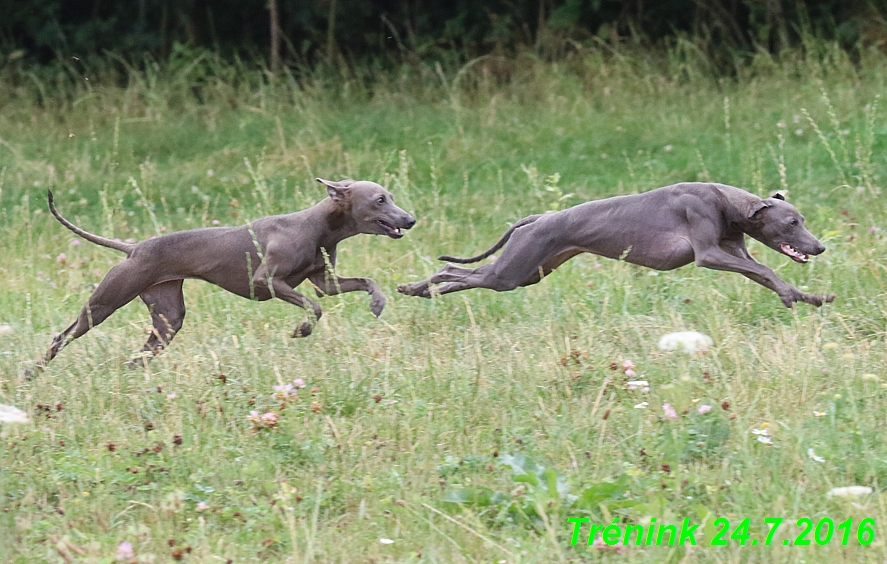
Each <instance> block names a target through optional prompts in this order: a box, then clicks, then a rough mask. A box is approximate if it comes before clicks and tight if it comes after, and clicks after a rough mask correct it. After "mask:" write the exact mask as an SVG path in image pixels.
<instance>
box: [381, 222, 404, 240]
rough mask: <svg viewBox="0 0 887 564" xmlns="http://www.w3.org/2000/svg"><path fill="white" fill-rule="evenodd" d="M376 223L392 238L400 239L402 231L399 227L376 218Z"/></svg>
mask: <svg viewBox="0 0 887 564" xmlns="http://www.w3.org/2000/svg"><path fill="white" fill-rule="evenodd" d="M376 223H378V224H379V225H381V226H382V229H384V230H385V234H386V235H388V236H389V237H391V238H392V239H400V238H401V237H403V231H401V230H400V227H396V226H394V225H392V224H390V223H388V222H387V221H384V220H382V219H377V220H376Z"/></svg>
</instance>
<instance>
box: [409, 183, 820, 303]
mask: <svg viewBox="0 0 887 564" xmlns="http://www.w3.org/2000/svg"><path fill="white" fill-rule="evenodd" d="M746 235H750V236H751V237H754V238H755V239H757V240H758V241H760V242H761V243H764V244H765V245H767V246H768V247H770V248H771V249H774V250H776V251H778V252H780V253H782V254H784V255H786V256H788V257H789V258H790V259H792V260H793V261H795V262H799V263H805V262H807V260H808V257H809V255H818V254H820V253H822V252H823V251H825V246H823V245H822V243H820V242H819V241H818V240H817V239H816V237H814V236H813V234H812V233H810V232H809V231H807V229H806V228H804V217H803V216H802V215H801V214H800V213H799V212H798V210H797V209H796V208H795V207H794V206H793V205H791V204H789V203H788V202H786V201H785V198H783V197H782V195H780V194H774V195H773V196H772V197H770V198H759V197H758V196H755V195H754V194H750V193H748V192H746V191H745V190H741V189H739V188H734V187H733V186H727V185H724V184H708V183H699V182H687V183H682V184H674V185H672V186H665V187H663V188H657V189H656V190H651V191H649V192H645V193H643V194H633V195H630V196H616V197H614V198H607V199H604V200H595V201H592V202H586V203H584V204H579V205H578V206H574V207H572V208H569V209H566V210H562V211H559V212H556V213H548V214H540V215H531V216H529V217H525V218H524V219H521V220H520V221H518V222H517V223H515V224H514V225H513V226H512V227H511V229H509V230H508V231H506V233H505V235H503V236H502V238H501V239H500V240H499V242H498V243H496V244H495V245H493V247H492V248H490V249H489V250H487V251H485V252H483V253H481V254H479V255H477V256H475V257H471V258H466V259H463V258H456V257H450V256H442V257H440V259H439V260H445V261H450V262H454V263H460V264H466V263H472V262H477V261H480V260H482V259H485V258H487V257H489V256H490V255H492V254H493V253H494V252H496V251H497V250H499V249H500V248H502V247H505V248H504V249H503V250H502V255H501V256H500V257H499V258H498V259H497V260H496V261H495V262H494V263H492V264H485V265H483V266H480V267H478V268H463V267H460V266H455V265H453V264H447V265H446V266H444V267H443V268H442V269H441V270H439V271H438V272H437V273H435V274H434V275H432V276H431V277H430V278H428V279H427V280H423V281H422V282H413V283H411V284H401V285H400V286H398V288H397V291H398V292H400V293H402V294H406V295H409V296H419V297H423V298H430V297H431V296H432V294H433V293H436V294H440V295H443V294H449V293H451V292H459V291H462V290H468V289H470V288H488V289H490V290H495V291H497V292H506V291H509V290H514V289H515V288H517V287H518V286H529V285H531V284H535V283H537V282H539V280H541V279H542V278H543V277H544V276H547V275H548V274H549V273H550V272H551V271H552V270H554V269H556V268H557V267H558V266H560V265H561V264H563V263H564V262H566V261H568V260H569V259H571V258H573V257H574V256H576V255H578V254H580V253H594V254H596V255H601V256H604V257H607V258H612V259H616V258H624V259H625V260H626V261H628V262H630V263H634V264H639V265H641V266H646V267H648V268H653V269H655V270H672V269H675V268H678V267H681V266H684V265H686V264H689V263H691V262H695V263H696V265H697V266H702V267H705V268H711V269H714V270H728V271H730V272H738V273H739V274H742V275H743V276H746V277H748V278H750V279H752V280H754V281H755V282H757V283H758V284H760V285H762V286H764V287H766V288H769V289H770V290H773V291H774V292H776V293H777V295H779V298H780V299H781V300H782V303H783V304H785V306H786V307H792V304H793V303H794V302H806V303H808V304H811V305H814V306H817V307H818V306H821V305H822V304H823V302H831V301H832V300H834V299H835V296H834V295H833V294H829V295H826V296H816V295H813V294H806V293H804V292H802V291H800V290H799V289H797V288H795V287H794V286H792V285H791V284H788V283H787V282H785V281H784V280H782V279H780V278H779V277H778V276H776V273H775V272H773V271H772V270H770V269H769V268H767V267H766V266H764V265H762V264H761V263H759V262H758V261H756V260H755V259H753V258H752V257H751V255H749V254H748V250H747V249H746V247H745V236H746ZM437 284H440V286H435V285H437Z"/></svg>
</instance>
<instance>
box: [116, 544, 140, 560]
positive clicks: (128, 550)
mask: <svg viewBox="0 0 887 564" xmlns="http://www.w3.org/2000/svg"><path fill="white" fill-rule="evenodd" d="M135 556H136V553H135V552H134V551H133V549H132V543H131V542H129V541H123V542H122V543H120V544H118V545H117V560H118V561H120V562H123V561H124V560H129V559H130V558H135Z"/></svg>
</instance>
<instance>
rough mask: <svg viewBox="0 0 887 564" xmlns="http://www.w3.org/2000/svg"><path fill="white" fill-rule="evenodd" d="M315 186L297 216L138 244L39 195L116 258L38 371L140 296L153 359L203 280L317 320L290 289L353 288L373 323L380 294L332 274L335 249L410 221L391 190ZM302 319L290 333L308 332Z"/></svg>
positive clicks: (370, 284) (366, 185)
mask: <svg viewBox="0 0 887 564" xmlns="http://www.w3.org/2000/svg"><path fill="white" fill-rule="evenodd" d="M317 181H318V182H321V183H323V184H324V185H325V186H326V188H327V192H328V194H329V198H326V199H324V200H323V201H321V202H320V203H318V204H316V205H314V206H312V207H310V208H308V209H306V210H303V211H300V212H296V213H291V214H286V215H274V216H269V217H264V218H262V219H259V220H256V221H253V222H252V223H250V224H248V225H244V226H241V227H211V228H207V229H192V230H189V231H179V232H177V233H170V234H168V235H163V236H161V237H157V238H154V239H149V240H147V241H142V242H141V243H138V244H128V243H121V242H119V241H112V240H110V239H106V238H105V237H100V236H98V235H93V234H92V233H87V232H86V231H84V230H82V229H80V228H79V227H77V226H76V225H74V224H72V223H71V222H70V221H68V220H67V219H65V218H64V217H62V216H61V214H60V213H59V212H58V211H57V210H56V209H55V206H54V205H53V201H52V192H49V209H50V211H51V212H52V214H53V215H54V216H55V217H56V219H58V220H59V221H60V222H61V223H62V225H64V226H65V227H67V228H68V229H70V230H71V231H73V232H74V233H76V234H77V235H80V236H81V237H83V238H84V239H86V240H87V241H91V242H93V243H96V244H97V245H102V246H104V247H109V248H111V249H116V250H118V251H122V252H124V253H126V255H127V258H126V260H124V261H123V262H122V263H120V264H118V265H116V266H115V267H113V268H112V269H111V270H110V271H109V272H108V274H107V275H106V276H105V278H104V279H103V280H102V282H101V283H100V284H99V286H98V288H96V290H95V292H94V293H93V294H92V296H90V298H89V301H88V302H87V304H86V305H85V306H84V307H83V311H81V312H80V316H79V317H78V318H77V321H75V322H74V323H72V324H71V326H70V327H68V328H67V329H65V330H64V331H62V332H61V333H60V334H59V335H58V336H56V337H55V339H53V341H52V345H51V346H50V348H49V350H48V351H47V352H46V354H45V355H44V357H43V359H42V360H40V361H39V362H38V365H37V366H38V368H41V367H43V366H45V365H46V363H48V362H49V361H50V360H52V359H53V358H54V357H55V356H56V355H57V354H58V353H59V351H60V350H61V349H62V348H64V347H65V345H67V344H68V343H69V342H70V341H72V340H74V339H76V338H78V337H80V336H82V335H83V334H84V333H86V332H87V331H89V330H90V329H92V328H93V327H95V326H96V325H98V324H99V323H101V322H102V321H104V320H105V319H106V318H107V317H108V316H109V315H111V314H112V313H114V312H115V311H116V310H117V309H119V308H120V307H122V306H124V305H126V304H127V303H129V302H131V301H132V300H134V299H135V298H136V297H140V298H141V299H142V301H143V302H145V304H146V305H147V306H148V308H149V309H150V310H151V321H152V323H153V325H154V328H153V331H152V333H151V336H150V337H149V338H148V342H147V343H145V346H144V349H143V351H145V352H150V353H153V354H156V353H157V352H159V351H160V350H161V349H162V348H163V347H165V346H166V345H168V344H169V342H170V341H172V339H173V337H174V336H175V334H176V332H177V331H178V330H179V329H181V327H182V321H183V320H184V318H185V302H184V299H183V296H182V281H183V280H185V279H186V278H196V279H199V280H206V281H207V282H211V283H213V284H215V285H217V286H220V287H222V288H224V289H225V290H228V291H229V292H232V293H234V294H237V295H238V296H243V297H244V298H249V299H253V300H258V301H265V300H269V299H271V298H277V299H280V300H283V301H285V302H288V303H291V304H293V305H297V306H299V307H301V308H304V309H307V310H311V311H312V313H313V317H314V320H315V321H316V320H317V319H319V318H320V316H321V313H322V312H321V309H320V305H319V304H318V303H317V302H315V301H312V300H310V299H308V298H306V297H305V296H303V295H302V294H300V293H299V292H296V291H295V290H294V289H293V288H295V287H296V286H298V285H299V284H300V283H301V282H302V281H304V280H306V279H307V280H310V281H311V282H312V283H313V284H314V285H315V286H316V287H317V294H318V296H320V297H323V296H325V295H326V296H332V295H335V294H340V293H344V292H354V291H363V292H367V293H368V294H369V295H370V298H371V299H370V310H371V311H372V312H373V314H374V315H376V316H377V317H378V316H379V314H381V313H382V308H383V307H384V306H385V296H383V295H382V292H381V290H380V289H379V286H378V284H376V282H375V281H373V280H371V279H369V278H342V277H339V276H335V275H333V274H332V272H331V270H330V267H333V266H335V264H336V245H338V244H339V242H341V241H342V240H343V239H347V238H348V237H352V236H354V235H357V234H359V233H366V234H371V235H387V236H388V237H391V238H392V239H399V238H401V237H403V232H402V231H401V229H410V228H411V227H412V226H413V225H414V224H415V223H416V220H415V219H413V218H412V216H410V214H408V213H407V212H405V211H404V210H402V209H400V208H399V207H397V206H396V205H394V199H393V197H392V196H391V193H390V192H389V191H388V190H386V189H385V188H383V187H382V186H380V185H378V184H376V183H375V182H368V181H360V182H355V181H353V180H342V181H340V182H332V181H329V180H323V179H322V178H318V179H317ZM311 329H312V323H311V322H307V321H306V322H305V323H303V324H302V325H301V326H300V327H299V328H298V329H296V330H295V332H294V333H293V337H305V336H307V335H309V334H310V333H311Z"/></svg>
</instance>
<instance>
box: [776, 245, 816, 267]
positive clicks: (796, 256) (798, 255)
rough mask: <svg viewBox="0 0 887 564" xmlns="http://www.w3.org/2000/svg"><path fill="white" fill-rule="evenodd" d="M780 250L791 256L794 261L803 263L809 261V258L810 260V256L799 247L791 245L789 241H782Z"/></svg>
mask: <svg viewBox="0 0 887 564" xmlns="http://www.w3.org/2000/svg"><path fill="white" fill-rule="evenodd" d="M779 250H781V251H782V254H784V255H787V256H788V257H789V258H791V259H792V260H793V261H795V262H799V263H801V264H804V263H805V262H807V261H808V260H810V259H809V257H808V256H807V255H806V254H804V253H802V252H801V251H799V250H798V249H796V248H794V247H792V246H791V245H789V244H788V243H782V244H780V245H779Z"/></svg>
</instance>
